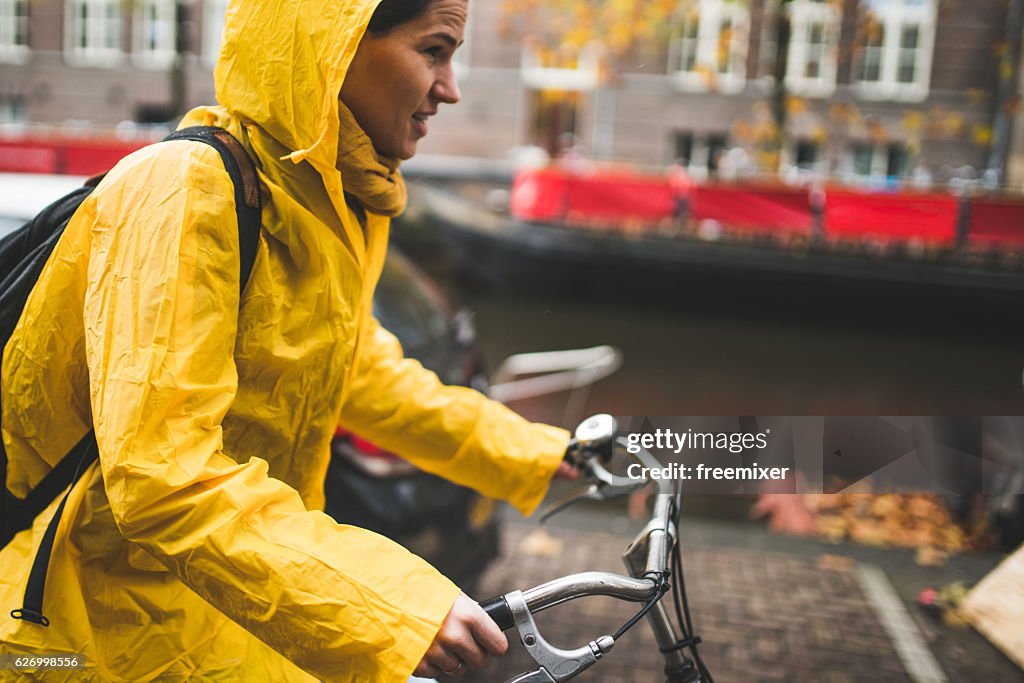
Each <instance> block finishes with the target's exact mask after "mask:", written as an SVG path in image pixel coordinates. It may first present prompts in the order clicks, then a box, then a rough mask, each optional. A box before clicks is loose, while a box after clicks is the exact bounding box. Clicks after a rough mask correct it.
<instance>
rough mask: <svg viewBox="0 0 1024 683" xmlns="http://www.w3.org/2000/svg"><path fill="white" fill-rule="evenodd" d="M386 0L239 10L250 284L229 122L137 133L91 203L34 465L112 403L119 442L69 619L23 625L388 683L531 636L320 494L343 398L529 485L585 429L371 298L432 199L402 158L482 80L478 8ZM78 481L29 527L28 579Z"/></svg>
mask: <svg viewBox="0 0 1024 683" xmlns="http://www.w3.org/2000/svg"><path fill="white" fill-rule="evenodd" d="M376 4H377V2H376V0H331V1H328V2H324V1H323V0H265V1H262V2H256V1H255V0H253V1H250V0H245V1H240V2H233V3H232V4H231V6H230V8H229V10H228V14H227V18H226V22H225V40H224V46H223V48H222V52H221V58H220V61H219V62H218V64H217V68H216V71H215V81H216V88H217V97H218V100H219V101H220V103H221V105H220V106H216V107H204V108H200V109H197V110H194V111H192V112H191V113H189V114H188V116H187V117H186V118H185V120H184V121H183V122H182V124H181V125H182V127H185V126H192V125H216V126H220V127H222V128H225V129H227V130H228V131H229V132H231V134H232V135H234V136H235V137H236V138H237V139H238V140H239V141H241V142H242V143H243V145H244V146H245V147H246V149H247V151H248V152H249V153H250V156H251V157H252V158H253V159H254V161H255V162H256V164H257V167H258V169H259V176H260V181H261V186H262V189H263V193H264V198H263V199H264V201H263V214H262V234H261V239H260V245H259V251H258V254H257V258H256V262H255V266H254V268H253V272H252V275H251V277H250V279H249V283H248V285H247V287H246V289H245V291H244V293H243V294H242V296H241V302H240V301H239V298H238V297H239V294H238V284H237V283H238V278H239V272H238V268H239V266H238V263H239V260H238V253H237V250H238V245H237V231H236V224H235V218H234V215H235V214H234V207H233V200H232V190H231V183H230V179H229V177H228V176H227V174H226V172H225V171H224V168H223V166H222V164H221V161H220V158H219V157H218V155H217V153H216V151H214V150H213V149H211V148H209V147H208V146H206V145H202V144H199V143H189V142H176V143H165V144H160V145H154V146H152V147H149V148H146V149H144V150H141V151H140V152H138V153H136V154H133V155H131V156H130V157H128V158H126V159H125V160H124V161H122V162H121V163H120V164H118V166H117V167H116V168H115V169H114V170H113V171H112V172H111V173H110V174H109V175H108V177H107V178H106V179H105V180H104V182H103V183H102V184H101V185H100V187H99V188H98V189H97V190H96V191H95V192H94V193H93V194H92V195H91V196H90V198H89V199H88V201H87V202H86V203H85V204H84V205H83V207H82V209H81V210H80V211H79V212H78V214H76V216H75V218H74V220H73V221H72V222H71V224H70V225H69V226H68V229H67V231H66V233H65V235H64V237H63V239H62V240H61V242H60V244H59V245H58V247H57V249H56V251H55V253H54V256H53V258H51V260H50V263H49V264H48V266H47V269H46V271H45V272H44V274H43V276H42V278H41V279H40V281H39V283H38V285H37V286H36V288H35V290H34V291H33V294H32V297H31V298H30V300H29V302H28V304H27V307H26V313H25V315H23V317H22V320H21V322H20V323H19V327H18V329H17V330H16V331H15V334H14V337H12V340H11V342H10V344H9V345H8V347H7V350H6V352H5V356H4V368H3V380H4V382H3V397H2V406H3V410H4V416H3V425H4V429H5V434H4V439H5V444H6V445H7V450H8V454H9V457H10V460H11V467H10V473H9V477H8V479H9V486H10V487H11V489H12V490H14V491H17V490H18V489H19V487H20V488H21V489H22V490H24V489H25V488H26V487H28V486H31V485H32V484H34V482H35V481H37V480H38V478H39V477H40V476H41V473H43V472H45V471H46V469H47V467H48V465H47V463H51V462H53V460H54V459H55V458H57V457H59V456H60V455H61V454H63V453H65V452H66V451H67V450H68V446H69V444H73V443H75V442H76V441H77V440H78V439H79V438H81V436H82V435H83V434H84V433H85V431H86V430H87V429H88V426H89V425H90V424H91V425H93V426H94V428H95V431H96V435H97V441H98V444H99V451H100V458H99V462H98V463H96V464H94V465H93V466H92V467H91V468H90V470H89V471H87V472H86V473H85V475H84V476H83V477H82V480H81V481H80V482H79V483H78V485H77V486H76V487H75V488H74V489H73V490H72V492H71V495H70V497H69V498H68V501H67V504H66V508H65V511H64V516H63V518H62V520H61V524H60V528H59V530H58V534H57V540H56V542H55V544H54V550H53V555H52V559H51V562H50V569H49V575H48V579H47V593H46V603H45V605H46V610H45V611H46V612H47V613H48V614H49V616H50V619H51V621H52V625H51V626H50V627H49V628H42V627H40V626H37V625H35V624H31V623H26V622H23V621H16V620H14V619H10V618H5V619H3V620H2V621H0V651H2V652H9V653H80V654H83V655H85V659H86V661H87V669H86V671H85V672H84V674H85V678H91V679H93V680H132V681H141V680H154V679H159V680H182V679H186V678H187V679H190V680H191V679H200V680H231V681H234V680H239V681H254V680H275V681H276V680H307V679H313V678H319V679H323V680H340V681H360V682H362V681H404V680H405V679H406V678H408V677H409V675H410V673H413V672H415V673H416V674H417V675H423V676H435V675H438V674H439V673H441V672H442V671H444V672H458V671H461V670H462V669H463V667H465V666H466V665H480V664H482V663H483V661H484V660H485V658H486V656H487V655H488V654H500V653H501V652H502V651H503V650H504V648H505V647H506V643H505V640H504V636H503V635H502V634H501V633H500V632H499V631H498V630H497V628H496V627H495V626H494V624H493V623H492V622H490V621H489V620H488V619H487V617H486V615H485V614H484V613H483V612H482V610H480V608H479V607H478V606H477V605H476V604H475V603H473V602H472V601H471V600H469V599H468V598H467V597H466V596H464V595H461V593H460V592H459V589H458V588H457V587H456V586H455V585H453V584H452V583H451V582H450V581H448V580H447V579H445V578H444V577H443V576H441V575H440V574H438V573H437V571H435V570H434V569H433V568H432V567H430V566H429V565H427V564H426V563H425V562H423V561H422V560H420V559H419V558H417V557H415V556H413V555H411V554H409V553H408V552H406V551H405V550H404V549H402V548H401V547H399V546H397V545H396V544H394V543H392V542H390V541H388V540H386V539H384V538H382V537H380V536H377V535H375V534H373V533H371V532H368V531H364V530H361V529H356V528H352V527H346V526H340V525H337V524H335V523H334V522H333V521H331V520H330V519H329V518H328V517H327V516H325V515H323V514H322V513H320V512H317V510H319V509H321V508H322V504H323V492H322V485H323V477H324V472H325V470H326V467H327V461H328V457H329V446H328V445H329V440H330V437H331V434H332V433H333V431H334V426H335V425H336V424H337V423H338V422H339V418H340V420H341V421H342V422H343V423H344V424H346V425H347V426H349V427H351V428H353V429H355V430H357V431H358V432H359V433H360V434H362V435H365V436H366V437H367V438H370V439H372V440H373V441H374V442H376V443H378V444H380V445H381V446H383V447H385V448H388V449H390V450H393V451H396V452H398V453H402V454H406V455H408V457H409V458H410V459H412V460H413V461H414V462H415V464H417V465H418V466H420V467H421V468H423V469H425V470H428V471H430V472H434V473H437V474H440V475H443V476H446V477H448V478H450V479H452V480H453V481H456V482H459V483H462V484H465V485H469V486H473V487H475V488H477V489H478V490H480V491H481V492H483V493H484V494H486V495H490V496H496V497H502V498H505V499H507V500H509V501H510V502H511V503H512V504H513V505H515V506H516V507H517V508H519V509H520V510H522V511H523V512H524V513H528V512H530V511H531V510H532V509H533V508H534V507H535V506H536V505H537V504H538V502H539V501H540V499H541V498H542V497H543V495H544V493H545V489H546V487H547V483H548V481H549V479H550V478H551V476H552V474H553V473H554V472H555V471H556V469H558V468H559V465H560V462H561V456H562V454H563V452H564V449H565V447H566V444H567V441H568V435H567V434H566V433H565V432H564V431H562V430H559V429H555V428H552V427H547V426H544V425H534V424H529V423H527V422H525V421H524V420H522V419H521V418H519V417H518V416H516V415H514V414H513V413H511V412H510V411H508V410H506V409H505V408H503V407H502V406H500V405H498V404H496V403H493V402H491V401H488V400H487V399H485V398H483V397H482V396H480V395H479V394H477V393H475V392H472V391H470V390H468V389H462V388H449V387H443V386H442V385H440V383H439V382H438V380H437V378H436V377H435V376H434V375H433V374H431V373H429V372H427V371H425V370H423V369H422V368H421V367H420V366H419V365H418V364H417V363H415V362H413V361H407V360H403V359H402V356H401V349H400V348H399V346H398V343H397V342H396V341H395V339H394V337H393V336H391V335H390V334H389V333H387V332H386V331H384V330H383V329H382V328H381V327H380V326H379V325H378V324H377V323H376V321H374V320H373V318H372V317H371V314H370V308H371V306H370V303H371V298H372V294H373V288H374V285H375V282H376V279H377V277H378V276H379V274H380V270H381V266H382V263H383V260H384V254H385V247H386V242H387V233H388V221H389V218H388V217H389V216H393V215H396V214H397V213H399V212H400V211H401V210H402V208H403V206H404V201H405V193H404V187H403V185H402V181H401V178H400V176H399V175H398V174H397V172H396V169H397V165H398V161H399V160H400V159H405V158H408V157H409V156H411V155H412V154H413V152H414V151H415V149H416V143H417V141H418V140H419V139H420V138H422V137H423V136H424V135H425V134H426V132H427V127H428V125H429V124H428V122H427V121H428V119H429V117H430V116H431V115H432V114H434V113H435V112H436V111H437V108H438V106H439V105H440V104H442V103H454V102H455V101H457V100H458V97H459V94H458V89H457V87H456V85H455V80H454V77H453V74H452V65H451V57H452V53H453V52H454V50H455V48H456V47H457V46H458V45H459V43H460V42H461V41H462V34H463V30H464V26H465V20H466V11H467V6H466V0H425V1H424V0H421V1H418V2H417V1H415V0H413V1H406V2H402V1H401V0H384V4H382V6H381V8H380V9H379V10H377V11H376V13H375V10H376ZM371 17H372V18H371ZM367 27H369V28H368V31H367ZM364 33H365V34H366V35H365V36H364ZM240 303H241V306H240V307H239V304H240ZM239 310H240V312H239ZM55 505H56V504H55ZM53 507H54V506H51V508H50V509H48V510H47V511H46V512H44V513H43V514H42V515H40V517H39V519H37V520H36V524H35V526H34V528H33V529H30V530H28V531H25V532H23V533H21V534H19V535H18V536H17V537H16V538H15V540H14V541H13V542H12V543H11V544H10V545H9V546H8V547H7V548H5V549H4V550H3V552H2V553H0V598H3V599H4V600H5V601H6V603H5V604H10V605H11V606H15V605H16V604H18V602H19V600H20V598H21V593H22V591H24V586H25V582H26V580H27V573H28V568H29V565H30V558H31V557H32V555H33V552H34V549H35V547H37V546H38V543H39V536H40V535H41V532H42V530H43V529H44V528H45V525H46V523H47V521H48V520H49V518H50V517H51V516H52V514H53ZM68 678H69V679H73V680H81V679H82V678H83V672H80V671H79V672H72V674H71V675H69V676H68Z"/></svg>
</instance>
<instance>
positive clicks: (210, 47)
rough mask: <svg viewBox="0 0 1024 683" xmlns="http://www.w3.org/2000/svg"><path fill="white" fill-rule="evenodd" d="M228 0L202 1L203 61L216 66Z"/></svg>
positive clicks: (222, 40) (222, 37) (222, 39)
mask: <svg viewBox="0 0 1024 683" xmlns="http://www.w3.org/2000/svg"><path fill="white" fill-rule="evenodd" d="M227 10H228V0H205V2H203V42H202V50H203V62H204V63H205V64H206V65H207V66H210V67H213V66H216V64H217V59H218V58H219V57H220V46H221V43H223V42H224V15H225V13H226V12H227Z"/></svg>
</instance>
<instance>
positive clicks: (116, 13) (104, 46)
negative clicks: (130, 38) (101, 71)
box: [64, 0, 124, 66]
mask: <svg viewBox="0 0 1024 683" xmlns="http://www.w3.org/2000/svg"><path fill="white" fill-rule="evenodd" d="M121 5H122V0H69V2H68V4H67V20H66V22H65V25H66V26H67V31H66V33H65V36H64V41H65V50H66V52H67V55H68V58H69V60H70V61H71V62H73V63H75V64H81V65H89V66H114V65H115V64H117V63H118V62H120V61H121V59H122V58H123V56H124V54H123V51H122V49H121V35H122V33H123V29H124V24H123V20H122V17H121Z"/></svg>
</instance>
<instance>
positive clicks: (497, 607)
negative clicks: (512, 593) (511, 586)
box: [480, 595, 516, 631]
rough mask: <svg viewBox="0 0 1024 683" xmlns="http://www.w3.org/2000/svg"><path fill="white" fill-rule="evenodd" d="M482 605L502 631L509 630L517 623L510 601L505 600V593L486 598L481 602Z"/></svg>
mask: <svg viewBox="0 0 1024 683" xmlns="http://www.w3.org/2000/svg"><path fill="white" fill-rule="evenodd" d="M480 606H481V607H483V608H484V611H485V612H487V616H489V617H490V618H491V619H493V620H494V623H495V624H497V625H498V628H500V629H501V630H502V631H507V630H509V629H510V628H513V627H514V626H515V625H516V622H515V619H513V618H512V610H511V609H509V606H508V602H506V601H505V596H504V595H499V596H498V597H495V598H491V599H490V600H485V601H484V602H482V603H480Z"/></svg>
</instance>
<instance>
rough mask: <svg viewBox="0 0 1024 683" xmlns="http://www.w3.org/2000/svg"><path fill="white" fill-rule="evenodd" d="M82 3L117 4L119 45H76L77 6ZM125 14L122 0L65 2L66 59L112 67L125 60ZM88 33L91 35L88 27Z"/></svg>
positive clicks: (81, 63)
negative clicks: (112, 46) (81, 46)
mask: <svg viewBox="0 0 1024 683" xmlns="http://www.w3.org/2000/svg"><path fill="white" fill-rule="evenodd" d="M81 4H86V5H91V6H93V7H106V6H107V5H115V6H116V7H117V12H118V19H119V20H118V24H117V30H118V47H116V48H108V47H98V46H94V45H89V46H86V47H84V48H80V47H78V46H76V45H75V28H76V25H77V23H78V17H77V14H76V12H75V9H76V7H77V6H79V5H81ZM123 20H124V16H123V13H122V4H121V0H67V2H65V3H64V55H65V60H66V61H67V62H68V63H69V64H71V65H72V66H97V67H106V68H111V67H115V66H118V65H120V64H122V63H123V62H124V58H125V52H124V45H123V40H124V23H123ZM92 21H93V22H99V21H106V19H105V18H104V19H96V18H93V19H92ZM86 33H87V35H89V30H88V27H87V28H86Z"/></svg>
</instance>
